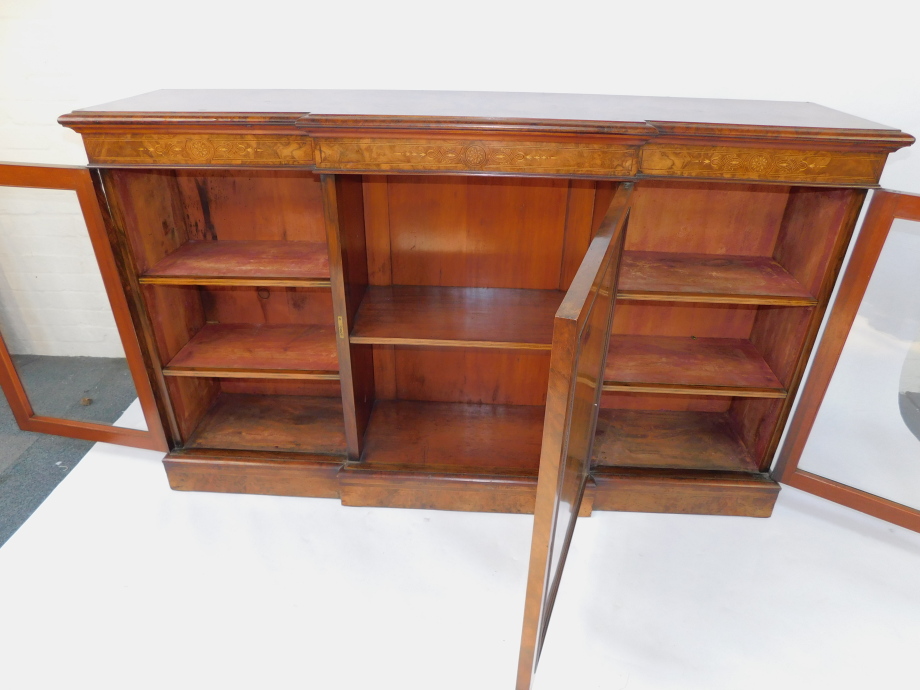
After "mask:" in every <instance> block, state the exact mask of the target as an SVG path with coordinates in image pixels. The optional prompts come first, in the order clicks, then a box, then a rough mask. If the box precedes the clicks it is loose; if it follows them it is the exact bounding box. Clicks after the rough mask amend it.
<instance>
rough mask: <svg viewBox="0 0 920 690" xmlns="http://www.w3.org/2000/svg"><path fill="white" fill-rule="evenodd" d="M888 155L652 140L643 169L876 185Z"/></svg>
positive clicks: (643, 157) (644, 171) (716, 176)
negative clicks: (666, 142) (672, 142)
mask: <svg viewBox="0 0 920 690" xmlns="http://www.w3.org/2000/svg"><path fill="white" fill-rule="evenodd" d="M887 157H888V155H887V154H886V153H861V154H855V153H849V152H842V151H815V150H802V149H773V148H743V147H735V146H694V145H687V144H685V145H681V144H670V143H668V144H664V143H662V144H657V143H651V144H646V145H645V146H643V147H642V153H641V161H640V163H639V172H640V173H641V174H643V175H653V176H656V177H659V176H668V177H671V176H673V177H695V178H709V179H732V180H764V181H771V182H792V183H798V184H805V183H808V184H827V185H848V184H849V185H874V184H876V183H878V180H879V177H881V174H882V167H883V166H884V165H885V159H886V158H887Z"/></svg>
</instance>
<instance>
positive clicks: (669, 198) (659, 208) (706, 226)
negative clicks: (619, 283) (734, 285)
mask: <svg viewBox="0 0 920 690" xmlns="http://www.w3.org/2000/svg"><path fill="white" fill-rule="evenodd" d="M788 199H789V187H782V186H772V185H750V184H726V183H719V182H691V183H687V182H683V181H681V182H679V183H673V182H656V181H648V180H643V181H641V182H639V183H638V184H637V185H636V190H635V192H633V202H632V212H631V213H630V219H629V232H628V233H627V234H626V247H625V248H626V251H647V252H685V253H693V254H729V255H742V256H752V255H753V256H770V255H772V253H773V247H774V245H775V244H776V237H777V233H778V232H779V228H780V223H781V222H782V220H783V213H784V210H785V208H786V202H787V200H788Z"/></svg>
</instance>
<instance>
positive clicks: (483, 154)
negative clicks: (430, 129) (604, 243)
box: [315, 138, 638, 177]
mask: <svg viewBox="0 0 920 690" xmlns="http://www.w3.org/2000/svg"><path fill="white" fill-rule="evenodd" d="M315 155H316V167H317V168H320V169H326V170H351V171H374V170H378V171H407V172H412V171H458V172H479V171H481V172H510V173H525V174H526V173H542V174H568V175H609V176H613V177H631V176H633V175H635V173H636V169H637V162H638V147H636V146H623V145H612V144H594V143H585V144H578V143H560V142H507V141H457V140H446V139H443V140H442V139H438V140H421V141H420V140H418V139H365V138H361V139H358V138H355V139H351V138H322V139H317V141H316V154H315Z"/></svg>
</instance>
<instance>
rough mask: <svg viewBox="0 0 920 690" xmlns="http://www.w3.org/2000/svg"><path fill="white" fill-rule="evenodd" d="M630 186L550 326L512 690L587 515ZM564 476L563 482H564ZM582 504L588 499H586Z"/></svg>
mask: <svg viewBox="0 0 920 690" xmlns="http://www.w3.org/2000/svg"><path fill="white" fill-rule="evenodd" d="M632 190H633V184H632V183H628V182H627V183H622V184H621V185H620V186H619V189H618V190H617V192H616V194H615V196H614V197H613V199H612V201H611V203H610V208H609V209H608V211H607V213H606V215H605V217H604V221H603V223H602V224H601V227H600V229H599V230H598V232H597V234H596V235H595V237H594V239H593V240H592V241H591V244H590V246H589V247H588V250H587V253H586V254H585V258H584V259H583V261H582V263H581V266H580V267H579V269H578V272H577V273H576V275H575V278H574V279H573V280H572V285H571V287H570V288H569V290H568V291H567V292H566V295H565V298H564V299H563V301H562V304H561V305H560V306H559V310H558V311H557V312H556V316H555V319H554V323H553V348H552V353H551V358H550V372H549V383H548V391H547V396H546V413H545V416H544V422H543V441H542V445H541V450H540V470H539V476H538V478H537V496H536V502H535V507H534V526H533V536H532V538H531V547H530V560H529V567H528V575H527V594H526V599H525V602H524V623H523V630H522V633H521V648H520V654H519V659H518V674H517V690H529V688H530V686H531V683H532V681H533V675H534V672H535V671H536V667H537V663H538V661H539V658H540V652H541V649H542V646H543V640H544V638H545V635H546V630H547V626H548V623H549V617H550V615H551V613H552V609H553V604H554V602H555V598H556V593H557V588H558V585H559V580H560V578H561V575H562V570H563V568H564V567H565V560H566V555H567V554H568V548H569V544H570V543H571V538H572V532H573V530H574V527H575V522H576V521H577V518H578V516H579V515H580V514H584V513H583V509H585V508H586V509H587V510H586V511H585V512H587V514H590V508H591V506H590V504H588V505H586V506H585V505H583V501H584V500H585V495H586V493H588V486H587V485H588V481H589V471H588V470H589V468H590V462H591V449H592V445H593V438H594V425H595V424H596V423H597V408H598V401H599V400H600V396H601V391H602V388H603V386H602V383H603V372H604V368H605V363H606V358H607V350H608V343H609V340H610V329H611V326H612V323H613V309H614V303H615V301H616V286H617V281H618V278H619V266H618V263H619V261H620V258H621V256H622V253H623V246H624V242H625V232H626V223H627V219H628V217H629V210H630V207H629V200H630V195H631V193H632ZM611 270H612V271H613V272H614V276H613V280H612V284H611V285H610V286H609V288H608V289H609V290H610V294H609V295H608V297H609V299H610V307H609V310H608V312H607V314H606V319H605V324H604V329H603V332H602V338H603V354H602V355H601V359H600V371H599V372H598V373H597V374H596V375H594V376H596V378H595V379H593V381H594V384H595V386H596V390H595V391H594V400H593V418H592V420H591V422H590V423H591V426H590V428H589V429H588V436H587V438H588V442H587V448H586V449H585V454H586V456H587V457H585V458H584V462H585V476H584V477H583V478H581V480H580V482H579V485H578V487H577V489H576V492H575V495H574V496H571V497H570V498H571V500H572V510H571V514H572V519H571V522H570V523H569V524H565V525H564V528H565V529H566V530H567V531H566V533H565V536H564V538H563V544H562V546H561V547H560V551H561V553H560V554H559V560H558V564H557V566H556V571H555V572H553V571H552V561H553V547H554V541H555V536H556V530H557V529H559V527H560V525H559V524H558V519H559V518H558V512H559V505H560V503H561V501H562V497H563V491H564V488H565V487H564V483H565V482H564V480H565V475H566V473H567V472H568V471H569V470H570V465H571V463H570V462H569V460H570V456H569V451H570V438H571V433H570V432H571V429H572V417H573V412H574V405H575V399H576V379H577V377H578V375H579V368H578V367H579V360H580V358H581V356H582V349H583V348H582V343H581V340H582V335H583V333H584V329H585V328H586V326H587V324H588V320H589V319H590V318H591V316H592V315H593V312H594V309H595V308H596V304H597V302H598V299H599V295H600V294H601V292H602V291H603V290H604V288H605V286H604V284H603V281H604V278H605V277H606V275H607V273H608V271H611ZM570 476H571V475H570ZM588 500H589V501H591V500H593V499H592V497H591V496H589V497H588Z"/></svg>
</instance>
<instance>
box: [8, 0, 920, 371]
mask: <svg viewBox="0 0 920 690" xmlns="http://www.w3.org/2000/svg"><path fill="white" fill-rule="evenodd" d="M918 20H920V3H916V2H907V1H904V2H897V1H891V0H879V1H877V2H874V3H872V4H871V6H870V5H868V4H866V3H864V2H859V3H857V2H846V1H838V2H834V3H829V2H808V1H807V0H805V1H803V0H791V1H790V0H777V1H773V2H770V3H759V4H755V3H739V2H737V1H732V2H705V1H697V2H686V1H681V2H672V1H669V0H663V1H659V2H655V3H639V2H630V3H625V2H609V1H608V2H586V1H584V0H570V1H569V2H566V3H562V4H559V5H556V4H553V5H549V4H546V5H543V4H541V3H536V2H502V1H501V0H469V1H468V2H463V3H450V4H448V3H438V2H432V1H431V0H427V1H425V0H391V1H390V2H379V1H376V2H369V1H368V0H354V1H352V2H348V3H335V2H328V1H327V2H309V1H306V0H299V1H298V2H288V1H286V0H262V1H260V2H258V3H251V2H245V3H243V2H238V3H237V2H232V1H231V2H223V3H219V4H215V3H213V2H201V1H200V0H158V2H157V3H155V4H154V5H149V4H148V5H143V9H142V10H141V6H140V5H137V4H134V3H130V2H124V0H81V1H80V2H74V1H73V0H0V160H7V161H16V162H29V163H61V164H77V165H80V164H85V163H86V157H85V154H84V151H83V147H82V144H81V141H80V137H79V136H78V135H77V134H75V133H74V132H71V131H70V130H67V129H64V128H63V127H61V126H60V125H58V124H57V122H56V120H57V117H58V116H59V115H61V114H63V113H66V112H69V111H71V110H73V109H75V108H81V107H87V106H90V105H95V104H98V103H104V102H107V101H111V100H115V99H119V98H124V97H127V96H131V95H135V94H138V93H143V92H145V91H151V90H154V89H160V88H378V89H448V90H449V89H464V90H497V91H540V92H572V93H608V94H637V95H651V96H687V97H713V98H750V99H767V100H807V101H814V102H817V103H821V104H822V105H826V106H829V107H832V108H837V109H840V110H843V111H847V112H850V113H852V114H855V115H859V116H862V117H865V118H867V119H870V120H874V121H876V122H881V123H884V124H888V125H891V126H894V127H898V128H900V129H902V130H904V131H907V132H911V133H914V134H920V79H918V73H920V68H918V67H917V64H916V59H915V56H914V55H913V54H912V45H913V40H914V39H915V38H916V26H917V25H918V23H920V22H918ZM882 183H883V184H884V185H885V186H888V187H891V188H894V189H900V190H904V191H913V192H920V153H917V152H915V151H912V150H907V151H900V152H898V153H896V154H894V155H893V156H892V157H891V160H890V163H889V166H888V168H887V169H886V170H885V174H884V177H883V178H882ZM8 214H9V212H8V211H6V210H5V208H4V206H3V205H2V204H0V269H2V271H3V274H4V276H5V277H6V282H7V283H8V284H12V285H13V287H14V288H15V289H16V290H19V291H20V293H21V294H22V293H24V292H29V293H30V294H31V295H32V296H31V297H30V301H29V304H30V308H31V309H32V311H31V312H30V315H29V316H27V317H22V318H21V319H20V320H23V321H27V320H29V319H32V320H33V321H35V323H34V324H33V325H32V326H31V331H32V332H35V333H37V334H39V335H36V336H34V337H33V338H32V340H33V341H35V342H34V343H33V350H34V351H36V352H39V353H41V354H97V355H107V356H117V355H118V354H119V353H118V344H117V337H114V331H113V330H112V329H114V324H113V323H112V321H111V318H110V316H109V315H107V314H105V313H104V312H93V313H90V310H89V309H85V310H83V311H82V312H81V313H80V314H79V317H78V319H79V320H76V321H75V320H73V319H66V318H64V319H63V320H62V317H61V314H60V310H55V309H54V307H56V306H58V305H59V300H58V299H57V298H58V296H59V295H60V294H62V293H66V292H71V293H83V294H85V295H86V300H87V302H88V303H94V304H95V303H98V298H99V294H98V293H99V291H100V290H101V283H100V281H99V280H98V278H97V277H95V276H91V275H88V274H87V273H86V272H85V271H83V270H81V269H80V268H79V266H80V265H83V264H86V263H87V262H86V261H85V259H86V257H87V256H88V254H87V252H88V251H89V248H88V243H87V244H86V245H84V246H83V247H80V248H74V247H73V242H72V241H71V240H68V242H66V243H55V242H53V241H49V238H50V237H53V233H54V232H55V230H54V227H55V226H54V224H53V223H51V222H50V221H49V224H48V226H47V227H46V228H45V229H44V231H43V232H41V233H39V234H38V236H37V237H36V238H35V240H34V246H31V247H30V246H29V240H28V234H29V233H30V232H31V231H30V230H25V231H23V230H21V228H23V227H24V225H23V222H22V218H21V217H19V218H17V217H8ZM29 221H30V222H31V227H34V226H35V225H36V224H37V221H36V220H35V219H29ZM25 226H27V227H28V226H30V224H29V223H26V224H25ZM64 232H65V233H66V232H67V229H66V228H65V230H64ZM11 235H15V236H16V237H17V240H16V242H12V243H11V242H10V241H5V242H4V241H2V239H3V237H9V236H11ZM30 254H34V255H37V256H39V257H47V261H44V262H43V261H42V260H37V261H32V262H31V263H30V264H28V265H23V264H22V262H21V261H17V260H16V258H15V257H21V256H23V255H30ZM71 256H76V257H78V260H77V261H75V262H73V263H75V264H76V267H73V266H72V265H71V264H68V263H67V261H68V258H69V257H71ZM36 264H38V267H37V266H36ZM58 264H65V265H67V266H69V268H67V270H66V271H64V270H62V269H60V268H57V266H58ZM42 265H47V266H48V267H49V268H48V270H47V271H46V272H44V273H43V272H42V271H41V270H40V267H41V266H42ZM51 273H55V274H56V275H57V280H56V284H58V285H60V289H59V290H57V291H47V290H46V291H45V292H43V293H42V294H40V295H39V296H38V297H35V295H36V294H37V293H39V292H40V291H41V290H42V288H43V287H45V286H47V285H48V275H49V274H51ZM64 276H66V277H64ZM0 293H2V294H0V308H6V310H7V311H9V310H10V309H12V310H14V311H15V310H17V309H20V310H21V304H20V302H21V301H22V300H21V298H20V297H16V296H12V297H11V296H10V293H9V292H5V293H4V292H3V291H2V290H0ZM93 293H96V294H95V296H94V294H93ZM11 300H12V302H13V304H12V305H11V304H10V301H11ZM42 300H44V302H43V301H42ZM8 320H9V319H8ZM78 328H81V329H82V330H83V331H84V332H86V331H89V332H91V333H92V336H86V335H84V336H83V337H81V338H80V339H78V340H77V341H76V342H75V341H74V339H73V338H72V337H71V334H73V333H74V332H75V330H77V329H78ZM106 329H108V331H107V330H106ZM28 330H29V329H26V331H27V332H28ZM25 337H26V339H28V335H26V336H25ZM37 341H41V344H38V343H37Z"/></svg>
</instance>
